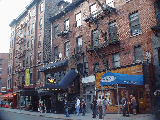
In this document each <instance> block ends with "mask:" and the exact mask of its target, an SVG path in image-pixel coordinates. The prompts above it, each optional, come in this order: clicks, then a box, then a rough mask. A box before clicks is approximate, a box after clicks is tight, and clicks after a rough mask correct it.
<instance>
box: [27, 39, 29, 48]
mask: <svg viewBox="0 0 160 120" xmlns="http://www.w3.org/2000/svg"><path fill="white" fill-rule="evenodd" d="M27 48H29V40H28V41H27Z"/></svg>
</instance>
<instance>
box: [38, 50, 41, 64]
mask: <svg viewBox="0 0 160 120" xmlns="http://www.w3.org/2000/svg"><path fill="white" fill-rule="evenodd" d="M40 62H41V52H38V63H40Z"/></svg>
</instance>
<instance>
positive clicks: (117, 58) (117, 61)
mask: <svg viewBox="0 0 160 120" xmlns="http://www.w3.org/2000/svg"><path fill="white" fill-rule="evenodd" d="M112 58H113V67H114V68H116V67H120V56H119V53H118V52H117V53H114V54H113V55H112Z"/></svg>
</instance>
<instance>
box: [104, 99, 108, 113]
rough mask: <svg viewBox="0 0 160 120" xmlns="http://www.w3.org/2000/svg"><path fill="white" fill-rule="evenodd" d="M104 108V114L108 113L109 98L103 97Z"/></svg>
mask: <svg viewBox="0 0 160 120" xmlns="http://www.w3.org/2000/svg"><path fill="white" fill-rule="evenodd" d="M103 110H104V115H105V114H106V110H107V99H106V98H105V99H103Z"/></svg>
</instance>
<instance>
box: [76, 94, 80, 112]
mask: <svg viewBox="0 0 160 120" xmlns="http://www.w3.org/2000/svg"><path fill="white" fill-rule="evenodd" d="M76 100H77V101H76V112H77V115H79V109H80V100H79V99H78V97H76Z"/></svg>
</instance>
